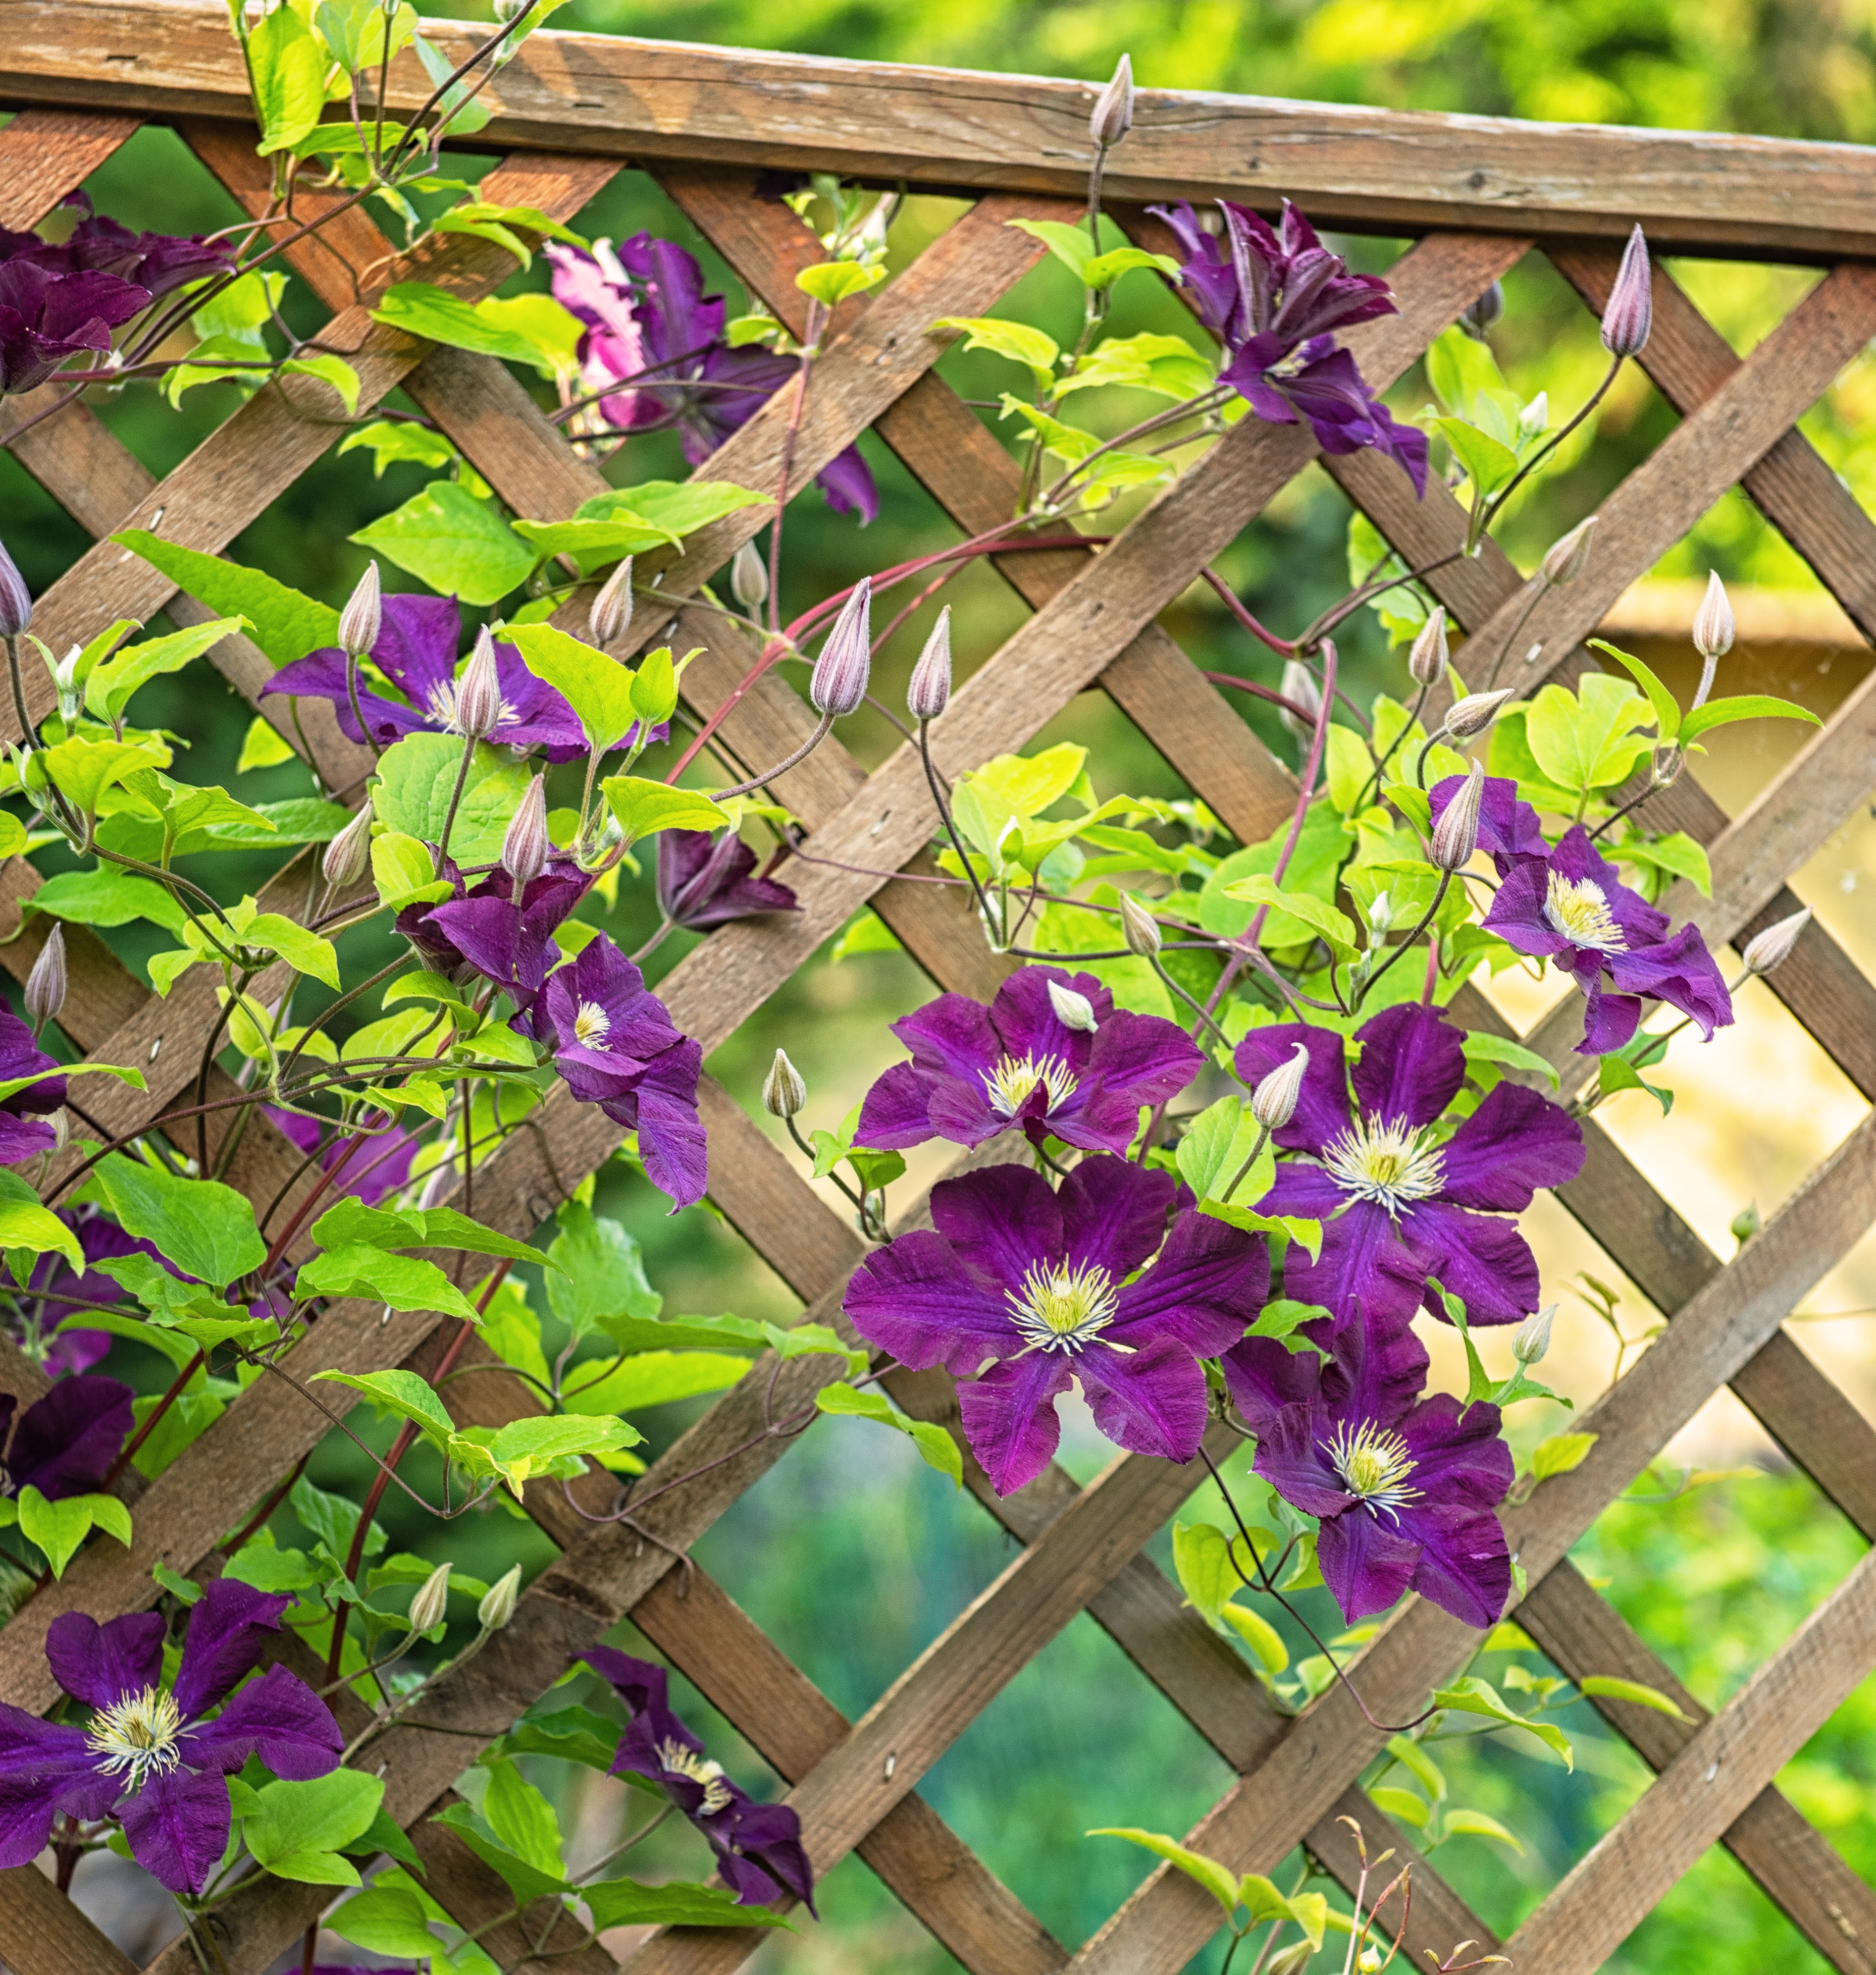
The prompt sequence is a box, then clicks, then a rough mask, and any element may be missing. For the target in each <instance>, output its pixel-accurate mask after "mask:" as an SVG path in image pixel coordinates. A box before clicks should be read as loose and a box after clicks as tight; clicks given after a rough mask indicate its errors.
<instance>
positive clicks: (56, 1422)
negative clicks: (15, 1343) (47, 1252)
mask: <svg viewBox="0 0 1876 1975" xmlns="http://www.w3.org/2000/svg"><path fill="white" fill-rule="evenodd" d="M104 1280H107V1281H108V1280H110V1279H109V1278H108V1277H106V1278H104ZM111 1287H112V1288H114V1289H116V1288H117V1285H116V1284H115V1283H112V1284H111ZM117 1293H118V1294H119V1295H122V1294H123V1291H122V1290H118V1292H117ZM132 1398H133V1395H132V1393H131V1391H130V1387H129V1386H128V1385H120V1384H119V1383H118V1382H117V1380H116V1379H100V1378H97V1377H95V1376H87V1375H83V1374H81V1375H78V1376H76V1377H74V1378H69V1379H60V1380H59V1381H58V1382H57V1384H55V1385H54V1386H53V1388H52V1389H51V1391H50V1392H48V1393H47V1394H46V1395H44V1398H38V1399H35V1400H34V1402H32V1404H31V1405H29V1406H28V1407H26V1408H24V1409H23V1410H22V1411H21V1412H20V1415H19V1417H18V1419H17V1420H15V1418H14V1416H13V1415H14V1411H15V1408H16V1407H18V1405H19V1401H18V1398H17V1396H16V1395H15V1394H13V1393H12V1392H0V1448H5V1450H6V1451H5V1458H4V1460H0V1494H5V1495H8V1496H15V1495H18V1493H19V1492H20V1490H21V1489H22V1488H37V1489H38V1491H39V1492H40V1494H42V1495H43V1496H44V1497H45V1498H46V1500H48V1502H57V1501H59V1500H63V1498H64V1497H66V1496H67V1495H91V1494H96V1493H97V1490H99V1489H100V1487H103V1486H104V1477H105V1476H106V1475H107V1474H109V1473H110V1464H111V1463H112V1462H113V1461H115V1460H116V1459H117V1456H118V1454H120V1452H121V1451H123V1443H124V1440H125V1438H126V1437H127V1435H128V1434H129V1433H130V1423H131V1418H132V1414H131V1399H132ZM9 1428H11V1429H12V1437H11V1438H10V1439H9V1438H8V1429H9Z"/></svg>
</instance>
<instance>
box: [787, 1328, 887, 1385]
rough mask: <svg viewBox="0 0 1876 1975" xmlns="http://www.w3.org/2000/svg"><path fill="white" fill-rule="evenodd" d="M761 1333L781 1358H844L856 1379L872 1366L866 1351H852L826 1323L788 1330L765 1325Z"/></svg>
mask: <svg viewBox="0 0 1876 1975" xmlns="http://www.w3.org/2000/svg"><path fill="white" fill-rule="evenodd" d="M762 1333H763V1335H764V1336H765V1337H767V1339H769V1347H770V1349H772V1350H773V1351H774V1352H775V1355H776V1356H777V1357H778V1358H815V1357H824V1358H844V1359H846V1361H847V1370H848V1372H850V1373H851V1374H852V1375H853V1376H854V1377H855V1378H857V1377H858V1376H859V1375H860V1374H861V1372H864V1370H865V1369H867V1363H868V1362H869V1360H868V1356H867V1352H865V1351H864V1350H857V1351H855V1350H850V1349H848V1348H847V1346H846V1345H844V1343H842V1342H841V1338H840V1333H838V1331H835V1330H832V1329H829V1328H828V1326H827V1325H826V1324H824V1323H798V1324H796V1325H795V1326H794V1327H793V1328H792V1329H788V1330H784V1329H781V1328H780V1326H778V1325H776V1324H773V1323H765V1324H764V1325H763V1326H762Z"/></svg>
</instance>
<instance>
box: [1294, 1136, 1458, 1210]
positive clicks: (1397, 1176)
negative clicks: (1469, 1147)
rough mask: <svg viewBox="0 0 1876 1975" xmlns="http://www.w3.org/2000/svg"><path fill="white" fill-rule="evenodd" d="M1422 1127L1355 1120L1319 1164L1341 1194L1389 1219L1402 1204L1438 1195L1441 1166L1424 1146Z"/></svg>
mask: <svg viewBox="0 0 1876 1975" xmlns="http://www.w3.org/2000/svg"><path fill="white" fill-rule="evenodd" d="M1425 1131H1426V1128H1425V1127H1424V1126H1420V1127H1416V1126H1412V1125H1410V1124H1408V1123H1407V1121H1406V1120H1405V1119H1401V1118H1395V1119H1388V1120H1387V1121H1386V1122H1384V1121H1383V1120H1381V1119H1379V1118H1372V1117H1371V1118H1361V1119H1357V1120H1356V1122H1355V1124H1354V1127H1353V1129H1351V1130H1350V1131H1348V1132H1345V1133H1344V1134H1343V1135H1342V1136H1341V1138H1339V1139H1337V1140H1336V1141H1335V1143H1334V1144H1333V1145H1330V1146H1328V1148H1327V1149H1325V1151H1324V1152H1323V1155H1322V1162H1323V1164H1324V1165H1325V1166H1327V1167H1328V1170H1329V1172H1331V1174H1332V1175H1334V1176H1335V1180H1336V1181H1337V1183H1338V1185H1340V1186H1341V1188H1342V1190H1343V1191H1344V1192H1345V1193H1348V1194H1351V1195H1354V1198H1356V1199H1357V1200H1370V1201H1374V1203H1375V1204H1377V1206H1381V1207H1384V1208H1387V1211H1388V1213H1389V1214H1391V1215H1392V1216H1393V1217H1394V1218H1395V1219H1399V1218H1400V1208H1401V1205H1402V1204H1403V1203H1404V1202H1406V1203H1410V1202H1412V1201H1416V1200H1425V1199H1427V1198H1428V1197H1429V1196H1430V1195H1433V1194H1436V1193H1437V1192H1438V1191H1440V1185H1441V1183H1442V1181H1443V1179H1444V1178H1445V1168H1446V1161H1445V1158H1443V1155H1441V1154H1440V1152H1439V1151H1438V1150H1437V1149H1435V1148H1434V1147H1433V1146H1430V1145H1425V1144H1423V1142H1422V1140H1423V1137H1424V1135H1425Z"/></svg>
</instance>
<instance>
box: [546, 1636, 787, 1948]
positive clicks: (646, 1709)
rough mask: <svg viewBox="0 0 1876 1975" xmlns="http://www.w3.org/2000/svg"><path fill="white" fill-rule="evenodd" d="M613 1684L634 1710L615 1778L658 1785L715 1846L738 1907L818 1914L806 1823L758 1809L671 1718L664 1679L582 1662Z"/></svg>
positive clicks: (641, 1663) (629, 1664) (618, 1662)
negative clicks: (784, 1903)
mask: <svg viewBox="0 0 1876 1975" xmlns="http://www.w3.org/2000/svg"><path fill="white" fill-rule="evenodd" d="M581 1658H583V1659H584V1661H586V1663H587V1665H588V1666H590V1667H591V1668H592V1669H593V1671H594V1672H595V1673H597V1674H599V1675H600V1676H601V1678H602V1679H605V1680H609V1681H611V1683H612V1684H613V1685H614V1687H617V1689H618V1691H619V1693H620V1695H621V1696H622V1697H624V1701H625V1702H626V1704H627V1706H628V1707H630V1709H631V1710H632V1718H631V1720H630V1722H629V1723H628V1724H627V1726H626V1730H625V1733H624V1735H623V1736H622V1737H620V1742H619V1753H617V1756H614V1759H613V1764H612V1769H611V1774H612V1775H614V1776H643V1778H644V1779H645V1780H646V1781H647V1783H656V1784H657V1786H658V1787H659V1788H660V1789H661V1790H663V1793H665V1795H666V1796H667V1797H669V1798H670V1800H671V1802H673V1803H674V1804H675V1805H676V1806H677V1808H678V1809H680V1810H681V1811H682V1812H683V1813H684V1815H685V1816H686V1817H687V1818H689V1819H690V1822H692V1824H693V1825H695V1826H696V1829H698V1830H699V1831H700V1832H703V1835H704V1836H705V1837H706V1839H708V1840H709V1845H710V1849H711V1850H712V1851H713V1852H715V1853H716V1858H717V1865H718V1869H719V1871H721V1872H722V1877H723V1883H724V1885H726V1886H729V1887H730V1888H732V1890H733V1891H735V1893H736V1904H738V1905H739V1906H745V1907H756V1906H766V1905H768V1904H769V1902H770V1901H772V1900H776V1899H779V1898H781V1897H782V1894H783V1893H785V1892H788V1893H792V1894H794V1896H795V1898H797V1899H798V1900H799V1901H801V1903H802V1904H803V1905H805V1907H806V1908H807V1909H808V1911H809V1912H810V1913H812V1912H813V1911H814V1910H815V1875H814V1868H813V1867H812V1866H811V1865H809V1863H808V1854H807V1852H806V1851H805V1848H803V1846H802V1844H801V1818H800V1816H799V1815H798V1813H797V1812H795V1811H794V1810H793V1809H791V1808H790V1807H789V1806H788V1805H787V1804H785V1803H758V1802H756V1801H755V1799H754V1798H753V1797H752V1796H750V1795H749V1792H748V1791H747V1790H745V1789H743V1788H742V1786H741V1785H740V1784H739V1783H732V1782H731V1781H730V1779H729V1777H728V1776H725V1775H724V1773H723V1772H722V1766H721V1765H720V1764H719V1763H713V1762H712V1761H711V1760H709V1757H708V1756H706V1755H705V1753H703V1743H701V1742H700V1741H699V1740H698V1739H697V1738H696V1736H695V1735H693V1733H691V1732H690V1730H689V1729H688V1728H686V1727H685V1726H684V1724H683V1722H681V1721H680V1720H679V1719H678V1718H677V1717H676V1714H674V1713H673V1711H672V1709H671V1704H670V1688H669V1686H668V1684H667V1681H666V1674H665V1671H664V1669H663V1667H661V1666H654V1665H653V1664H652V1663H651V1661H649V1660H635V1659H634V1658H631V1657H630V1655H628V1654H625V1653H621V1652H616V1651H614V1649H613V1648H611V1646H594V1647H592V1648H590V1649H589V1650H588V1651H586V1652H585V1653H583V1654H582V1655H581Z"/></svg>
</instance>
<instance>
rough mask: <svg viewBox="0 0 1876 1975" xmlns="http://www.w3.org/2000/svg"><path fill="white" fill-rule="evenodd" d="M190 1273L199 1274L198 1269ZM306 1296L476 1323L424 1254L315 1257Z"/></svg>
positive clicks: (364, 1251) (302, 1280)
mask: <svg viewBox="0 0 1876 1975" xmlns="http://www.w3.org/2000/svg"><path fill="white" fill-rule="evenodd" d="M190 1273H192V1274H193V1273H195V1272H194V1271H193V1270H191V1271H190ZM297 1288H298V1293H299V1294H300V1295H301V1296H359V1297H362V1298H363V1299H364V1300H366V1301H367V1302H370V1303H388V1304H389V1305H390V1307H391V1308H392V1309H393V1310H434V1311H436V1313H437V1314H438V1315H439V1316H459V1317H461V1318H462V1319H463V1321H464V1322H465V1323H475V1322H476V1306H475V1305H474V1304H473V1303H471V1302H470V1301H469V1298H468V1297H467V1296H465V1295H464V1294H463V1293H462V1291H461V1290H459V1289H458V1288H457V1287H456V1284H455V1283H453V1282H452V1281H451V1280H449V1277H447V1276H446V1275H445V1274H444V1273H443V1270H441V1269H439V1268H438V1267H437V1266H436V1264H435V1263H434V1262H426V1261H425V1260H423V1257H421V1256H420V1255H391V1254H386V1253H385V1252H384V1251H383V1250H382V1249H379V1248H367V1247H364V1246H363V1245H361V1244H354V1245H350V1246H347V1247H343V1248H334V1249H331V1250H328V1251H327V1253H326V1254H323V1255H315V1256H314V1257H313V1259H312V1260H311V1261H310V1262H308V1264H306V1265H305V1267H304V1268H302V1269H301V1271H300V1273H299V1279H298V1284H297Z"/></svg>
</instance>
